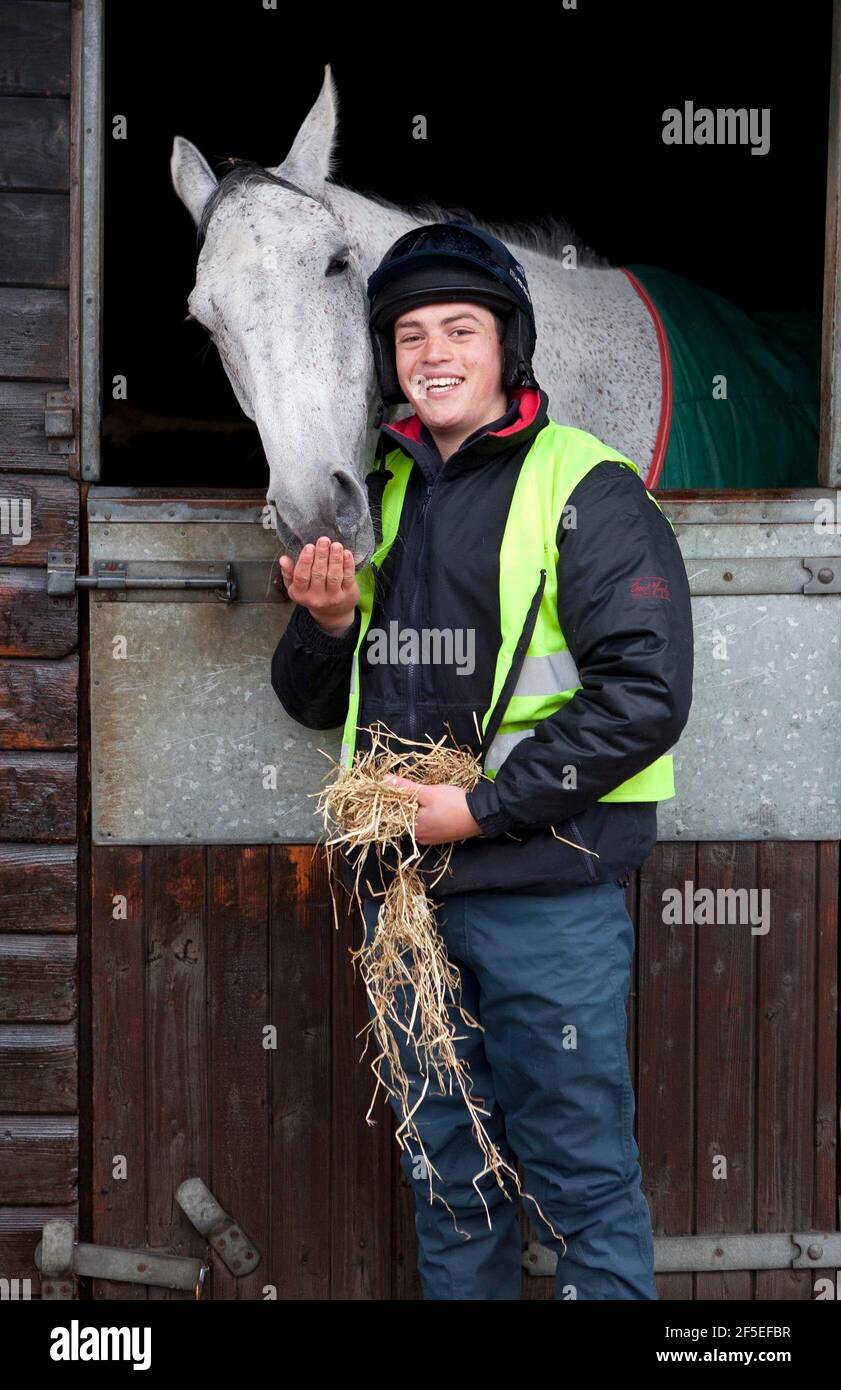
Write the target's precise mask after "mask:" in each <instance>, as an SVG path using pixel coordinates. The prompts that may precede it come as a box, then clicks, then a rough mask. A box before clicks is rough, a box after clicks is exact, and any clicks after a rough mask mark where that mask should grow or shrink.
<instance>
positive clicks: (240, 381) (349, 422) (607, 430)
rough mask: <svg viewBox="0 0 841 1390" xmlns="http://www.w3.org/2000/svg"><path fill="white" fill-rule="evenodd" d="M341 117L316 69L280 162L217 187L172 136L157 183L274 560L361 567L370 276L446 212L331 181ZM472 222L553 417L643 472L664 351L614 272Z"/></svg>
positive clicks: (562, 237) (193, 153)
mask: <svg viewBox="0 0 841 1390" xmlns="http://www.w3.org/2000/svg"><path fill="white" fill-rule="evenodd" d="M337 114H338V98H337V93H336V88H335V84H334V81H333V77H332V74H331V71H330V67H329V65H328V66H327V67H325V69H324V81H323V84H322V87H321V91H320V93H319V95H318V99H317V101H316V102H315V104H314V105H313V107H312V109H311V111H310V112H309V115H308V116H307V117H306V119H305V121H304V122H303V124H302V125H301V128H300V130H299V131H298V134H297V135H296V137H295V140H294V141H293V144H292V148H291V149H290V151H289V154H288V155H287V157H286V159H285V160H284V161H283V163H282V164H279V165H277V166H276V167H275V168H270V169H264V168H262V167H261V166H259V165H256V164H252V163H248V162H238V163H234V164H233V165H232V168H231V171H230V172H229V173H227V174H226V175H225V176H224V177H223V178H222V179H221V180H220V179H217V177H216V175H215V174H214V173H213V172H212V170H211V169H210V167H209V165H208V163H207V161H206V160H205V159H204V157H203V156H202V155H201V154H200V152H199V151H198V150H197V149H196V147H195V146H194V145H192V144H191V143H190V141H189V140H185V139H183V138H182V137H181V136H176V137H175V141H174V145H173V152H172V160H171V171H172V180H173V184H174V186H175V190H176V192H177V193H178V196H179V197H180V198H181V200H182V202H183V203H184V204H185V206H186V207H187V209H188V210H189V212H190V213H191V215H192V217H193V219H194V221H195V223H196V226H197V227H198V239H199V243H200V246H201V250H200V254H199V257H198V265H197V268H196V283H195V286H194V288H193V290H192V291H191V293H190V296H189V300H188V304H189V309H190V313H191V315H192V316H193V317H194V318H196V319H198V320H199V321H200V322H201V323H202V324H204V326H205V328H206V329H207V331H208V333H209V334H210V336H211V337H212V339H213V342H214V343H215V344H216V347H217V348H218V351H219V354H220V356H221V359H222V362H223V365H224V367H225V371H226V372H227V374H228V377H229V379H230V382H231V385H232V387H233V389H234V392H235V394H236V397H237V400H238V401H239V404H240V406H241V407H242V409H243V410H244V411H245V414H246V415H247V416H249V418H250V419H252V420H253V421H254V422H255V423H256V425H257V428H258V430H259V432H260V437H261V440H262V443H263V448H264V450H265V453H266V458H267V460H268V463H269V470H270V480H269V490H268V494H267V503H268V505H269V507H270V508H271V509H272V516H273V521H274V524H275V525H276V529H277V533H278V536H279V538H280V540H281V542H282V543H283V546H284V549H285V550H286V551H287V553H288V554H289V555H291V557H292V558H293V560H297V557H298V554H299V552H300V549H301V547H302V546H303V545H304V544H305V543H306V542H307V541H308V540H315V539H316V538H317V537H318V536H320V535H327V536H329V537H330V538H331V539H335V540H339V541H341V542H342V543H343V544H344V545H345V546H347V547H348V549H349V550H351V551H352V552H353V556H354V560H355V563H356V566H357V569H360V568H362V566H364V565H365V564H367V562H368V560H369V559H370V557H371V555H372V553H373V549H374V535H373V528H372V524H371V518H370V515H369V511H368V495H367V490H366V488H365V484H364V475H365V473H366V472H367V470H368V468H369V467H370V464H371V462H372V460H373V457H374V450H375V447H376V431H375V429H374V417H375V411H376V405H377V402H378V397H377V392H376V376H375V372H374V361H373V354H372V352H371V344H370V339H369V335H368V301H367V296H366V291H365V285H366V280H367V278H368V276H369V275H371V274H372V272H373V271H374V270H375V269H376V267H377V265H378V264H379V262H380V260H381V259H382V257H383V255H384V254H385V252H386V251H387V249H388V248H389V246H390V245H391V244H392V242H393V241H395V240H396V238H397V237H398V236H400V235H401V234H402V233H403V232H405V231H408V230H409V228H410V227H413V226H419V225H422V224H423V223H428V222H435V221H441V220H443V219H444V218H446V217H447V216H449V215H452V211H453V210H444V209H442V208H441V207H439V206H438V205H437V204H424V205H422V206H416V207H414V208H413V209H412V211H411V212H410V211H407V210H406V209H404V208H400V207H397V206H396V205H395V204H393V203H390V202H388V201H386V200H385V199H383V198H380V197H378V196H377V195H375V194H370V193H368V194H362V193H358V192H355V191H354V190H353V189H350V188H346V187H344V186H343V185H342V184H341V183H339V182H337V181H335V180H334V179H333V178H332V173H333V161H334V145H335V139H336V124H337ZM458 211H459V213H461V215H464V210H463V209H459V210H458ZM473 220H474V222H475V223H476V224H477V225H478V226H483V227H485V228H487V229H488V230H489V231H491V232H493V233H494V234H495V235H497V236H498V237H500V238H501V239H502V240H503V241H504V242H505V243H506V245H507V246H508V247H509V248H510V250H511V251H512V252H513V253H514V255H515V256H516V257H517V259H518V260H519V261H520V262H521V263H522V265H523V266H524V267H525V270H526V275H527V277H528V282H529V288H530V291H531V296H532V302H533V304H534V310H535V317H536V321H537V347H536V351H535V355H534V370H535V375H536V377H537V380H538V381H539V382H540V384H541V386H542V387H543V389H544V390H545V391H546V393H547V395H548V398H549V411H550V415H551V417H552V418H553V419H555V420H558V421H560V422H561V423H563V424H569V425H576V426H578V427H579V428H581V429H586V430H589V431H590V432H591V433H592V434H595V435H598V437H599V438H600V439H602V440H603V441H604V442H605V443H607V444H611V445H613V446H614V447H615V448H617V449H619V450H620V451H621V452H622V453H624V454H626V455H627V456H628V457H629V458H632V459H633V460H634V461H635V462H636V463H637V464H638V466H639V467H640V469H641V470H642V473H643V477H645V476H646V474H647V470H648V467H649V464H650V462H651V458H652V453H653V450H654V445H655V440H656V436H657V426H658V420H659V415H660V393H661V380H660V356H659V348H658V343H657V336H656V332H655V329H654V325H653V322H652V319H651V316H650V314H649V312H648V310H647V309H646V307H645V304H644V303H643V301H642V300H641V298H640V297H639V295H638V294H637V292H636V291H635V289H634V288H633V286H632V285H631V283H630V281H629V280H628V278H627V277H626V275H625V274H624V273H623V272H622V271H621V270H617V269H612V268H611V266H610V265H609V263H608V262H607V261H606V260H604V259H603V258H602V257H600V256H598V255H596V254H595V253H594V252H593V251H591V250H590V249H589V248H588V247H586V246H584V245H582V243H581V242H580V241H579V239H578V238H577V237H576V236H575V234H574V232H573V231H572V229H571V228H570V227H569V226H568V225H567V224H565V223H562V222H559V221H556V220H554V219H550V220H549V221H548V222H547V223H546V224H545V225H544V226H543V227H542V228H541V229H537V228H531V227H528V226H522V225H519V226H514V225H502V224H499V223H497V224H491V223H487V222H483V221H481V220H480V219H478V218H474V219H473ZM409 410H410V407H408V406H405V405H403V406H402V407H397V408H396V409H394V410H392V412H391V413H390V416H387V417H386V418H387V419H388V418H390V419H392V420H394V419H398V418H400V417H401V416H403V415H405V414H407V413H408V412H409Z"/></svg>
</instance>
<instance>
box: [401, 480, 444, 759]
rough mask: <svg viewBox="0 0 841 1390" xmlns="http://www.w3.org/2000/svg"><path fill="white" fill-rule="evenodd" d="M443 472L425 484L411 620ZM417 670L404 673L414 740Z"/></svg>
mask: <svg viewBox="0 0 841 1390" xmlns="http://www.w3.org/2000/svg"><path fill="white" fill-rule="evenodd" d="M443 471H444V470H443V468H442V469H441V470H440V471H439V472H438V474H437V475H436V477H435V478H434V479H433V481H432V482H431V483H427V487H426V494H425V496H424V499H423V503H422V506H421V523H422V525H421V541H420V550H419V551H418V570H417V574H418V583H417V588H416V590H415V598H414V602H413V604H412V617H413V619H415V620H416V619H417V616H418V604H419V600H418V593H419V591H420V586H421V580H422V576H423V554H424V549H425V547H426V515H427V510H428V508H429V501H430V498H431V497H432V494H433V492H434V491H435V489H436V487H437V486H438V483H439V480H440V478H441V474H442V473H443ZM417 630H418V627H417V621H415V625H414V631H415V632H417ZM417 669H418V667H417V662H414V661H412V662H410V663H409V669H408V671H407V672H406V679H407V683H408V699H407V704H408V709H409V729H410V730H411V733H410V738H415V739H416V738H417V736H418V712H417Z"/></svg>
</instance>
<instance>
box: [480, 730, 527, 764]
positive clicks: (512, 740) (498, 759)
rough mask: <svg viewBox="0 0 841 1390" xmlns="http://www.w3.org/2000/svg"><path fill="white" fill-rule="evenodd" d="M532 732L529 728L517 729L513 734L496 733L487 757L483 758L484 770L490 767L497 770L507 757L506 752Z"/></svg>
mask: <svg viewBox="0 0 841 1390" xmlns="http://www.w3.org/2000/svg"><path fill="white" fill-rule="evenodd" d="M532 732H533V731H532V730H531V729H518V730H517V732H516V733H513V734H497V735H496V738H495V739H494V741H493V743H492V744H491V746H490V748H489V749H488V753H487V757H486V758H485V770H486V771H487V769H488V768H491V769H492V770H493V771H494V772H498V771H499V769H500V768H501V767H502V764H503V763H504V762H505V759H506V758H507V757H508V754H509V753H510V752H511V749H512V748H516V746H517V744H518V743H520V742H521V741H522V740H523V739H524V738H531V736H532Z"/></svg>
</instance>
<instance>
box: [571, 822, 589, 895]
mask: <svg viewBox="0 0 841 1390" xmlns="http://www.w3.org/2000/svg"><path fill="white" fill-rule="evenodd" d="M567 825H568V826H569V828H570V833H571V835H572V838H573V839H574V840H575V842H576V844H577V845H579V846H580V847H581V849H582V850H584V849H586V845H585V844H584V841H583V839H582V838H581V831H580V830H579V829H578V822H577V821H575V820H568V821H567ZM584 858H585V860H586V861H587V872H588V874H589V875H590V878H591V879H592V881H593V883H595V881H596V870H595V867H594V865H593V856H592V855H591V854H585V855H584Z"/></svg>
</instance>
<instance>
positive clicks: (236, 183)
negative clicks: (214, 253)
mask: <svg viewBox="0 0 841 1390" xmlns="http://www.w3.org/2000/svg"><path fill="white" fill-rule="evenodd" d="M225 163H226V164H228V165H229V166H230V167H229V169H228V172H227V173H226V174H224V175H223V177H222V178H221V179H220V180H219V182H218V183H217V185H216V187H215V188H214V190H213V192H212V193H211V195H210V197H209V198H208V200H207V202H206V203H205V205H204V207H203V208H202V214H201V219H200V221H199V225H198V229H197V232H196V241H197V245H198V248H199V249H201V247H202V245H203V244H204V239H205V236H206V234H207V225H208V223H209V221H210V219H211V217H212V216H213V214H214V212H215V211H216V208H217V207H218V206H219V204H220V202H221V201H222V199H223V198H225V197H227V195H228V194H229V193H231V192H233V190H234V188H239V187H241V186H242V185H244V184H247V183H275V184H280V185H281V186H282V185H283V180H282V179H281V178H279V177H278V176H277V175H275V174H272V173H271V172H270V170H268V169H267V168H265V166H264V165H262V164H258V163H257V161H256V160H253V159H228V160H226V161H225ZM331 185H333V186H335V187H337V188H345V189H347V190H348V192H350V193H358V194H359V195H360V197H363V198H367V199H368V201H369V202H371V203H376V204H377V205H378V206H379V207H382V208H387V209H388V210H389V211H390V212H401V213H403V214H404V215H405V216H407V217H414V218H416V220H417V221H418V223H419V224H420V225H423V224H424V223H425V222H445V221H446V220H447V218H448V217H462V218H463V219H464V220H465V222H469V223H470V225H471V226H473V227H480V228H481V229H482V230H483V231H486V232H490V233H491V235H492V236H495V237H499V239H500V241H504V242H505V243H506V244H507V245H511V244H512V243H513V244H514V245H515V246H522V247H525V248H526V249H528V250H531V251H536V252H537V253H538V255H541V256H548V257H549V258H550V259H551V260H560V259H561V257H562V256H563V255H564V253H565V252H566V251H567V250H568V248H569V247H570V246H574V247H575V253H576V258H577V261H578V264H579V265H580V266H591V267H597V268H602V269H609V268H610V261H609V260H608V259H607V257H606V256H602V255H600V254H599V252H598V251H594V250H593V248H592V247H591V246H588V245H587V244H586V242H584V241H582V239H581V237H580V236H579V235H578V233H577V232H576V231H575V229H574V228H573V227H572V226H571V224H570V223H569V222H566V221H565V220H564V219H563V218H559V217H553V216H551V215H548V214H547V215H545V216H543V217H540V218H538V219H537V220H536V221H535V222H488V221H486V220H485V219H484V218H482V217H477V216H476V215H475V214H474V213H472V212H470V210H469V209H468V208H462V207H444V206H443V205H442V204H441V203H434V202H421V203H411V204H407V205H404V204H401V203H394V202H392V201H391V199H389V198H386V197H384V196H383V195H382V194H381V193H374V192H372V191H371V190H370V189H365V190H362V189H353V188H351V187H350V185H349V184H346V183H344V182H343V181H342V180H341V179H336V178H331V179H328V181H327V185H326V186H327V188H328V189H329V188H330V187H331ZM313 196H315V195H313ZM317 201H319V202H320V201H322V200H321V199H320V198H317Z"/></svg>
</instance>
